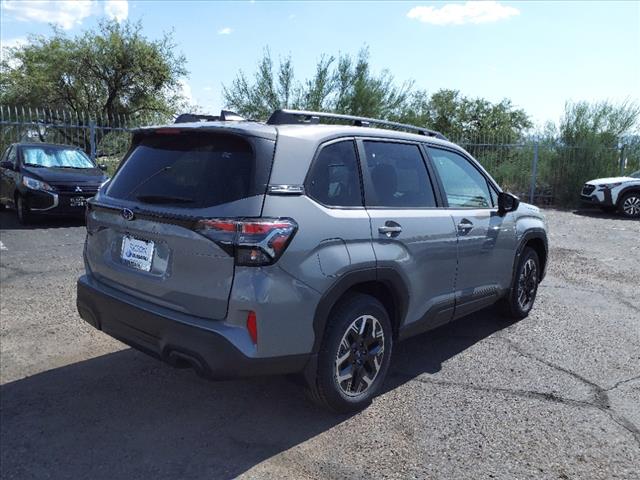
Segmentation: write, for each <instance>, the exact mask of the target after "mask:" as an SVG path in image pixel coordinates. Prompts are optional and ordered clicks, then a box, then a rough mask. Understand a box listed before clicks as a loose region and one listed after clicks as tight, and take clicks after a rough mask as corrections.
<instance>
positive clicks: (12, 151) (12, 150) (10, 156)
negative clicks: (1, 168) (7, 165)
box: [6, 147, 18, 168]
mask: <svg viewBox="0 0 640 480" xmlns="http://www.w3.org/2000/svg"><path fill="white" fill-rule="evenodd" d="M17 160H18V156H17V155H16V147H9V151H8V152H7V158H6V161H7V162H11V163H12V164H13V167H14V168H15V167H16V165H17V163H18V162H17Z"/></svg>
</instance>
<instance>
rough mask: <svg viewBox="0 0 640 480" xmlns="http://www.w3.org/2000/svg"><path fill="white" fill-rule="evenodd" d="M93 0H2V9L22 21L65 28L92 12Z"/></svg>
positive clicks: (75, 23) (79, 21) (78, 22)
mask: <svg viewBox="0 0 640 480" xmlns="http://www.w3.org/2000/svg"><path fill="white" fill-rule="evenodd" d="M94 7H95V2H94V1H93V0H76V1H73V0H58V1H54V0H20V1H18V0H2V10H3V11H4V12H5V13H9V14H10V15H11V16H13V17H15V18H16V19H18V20H21V21H24V22H43V23H55V24H56V25H59V26H61V27H62V28H63V29H65V30H69V29H71V28H73V27H74V26H75V25H80V24H81V23H82V20H84V19H85V18H87V17H88V16H90V15H92V14H93V10H94Z"/></svg>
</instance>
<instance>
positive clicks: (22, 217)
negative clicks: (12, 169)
mask: <svg viewBox="0 0 640 480" xmlns="http://www.w3.org/2000/svg"><path fill="white" fill-rule="evenodd" d="M16 215H17V217H18V222H20V223H21V224H22V225H28V224H29V223H31V220H32V214H31V211H30V210H29V206H28V205H27V203H26V202H25V200H24V198H22V195H18V196H17V198H16Z"/></svg>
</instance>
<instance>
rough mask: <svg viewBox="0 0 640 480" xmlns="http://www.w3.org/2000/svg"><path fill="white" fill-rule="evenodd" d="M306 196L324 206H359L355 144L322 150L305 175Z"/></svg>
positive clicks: (335, 144)
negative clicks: (306, 176) (307, 174)
mask: <svg viewBox="0 0 640 480" xmlns="http://www.w3.org/2000/svg"><path fill="white" fill-rule="evenodd" d="M305 188H306V191H307V194H308V195H309V196H310V197H311V198H313V199H315V200H317V201H318V202H320V203H322V204H324V205H330V206H338V207H354V206H362V196H361V193H360V175H359V173H358V159H357V157H356V151H355V144H354V143H353V141H351V140H348V141H344V142H338V143H332V144H330V145H327V146H326V147H324V148H323V149H322V150H321V151H320V154H319V155H318V157H317V158H316V160H315V162H313V165H312V167H311V170H310V171H309V176H308V178H307V183H306V185H305Z"/></svg>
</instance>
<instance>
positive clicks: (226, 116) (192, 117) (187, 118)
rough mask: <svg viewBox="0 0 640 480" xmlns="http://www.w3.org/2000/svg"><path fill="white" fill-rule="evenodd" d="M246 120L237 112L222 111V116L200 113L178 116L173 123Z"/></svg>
mask: <svg viewBox="0 0 640 480" xmlns="http://www.w3.org/2000/svg"><path fill="white" fill-rule="evenodd" d="M242 120H245V118H244V117H241V116H240V115H238V114H237V113H235V112H231V111H229V110H222V111H221V112H220V115H201V114H199V113H183V114H181V115H178V117H177V118H176V119H175V121H174V122H173V123H189V122H230V121H234V122H240V121H242Z"/></svg>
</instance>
